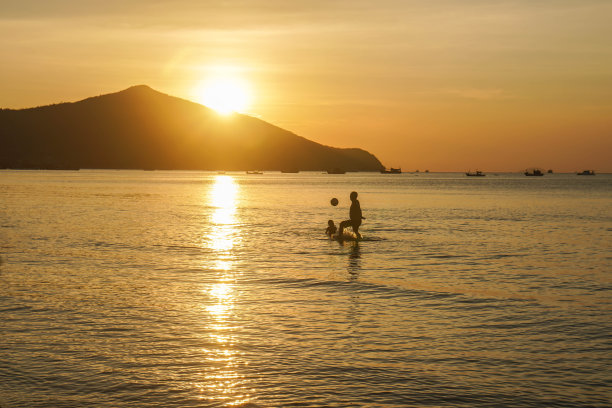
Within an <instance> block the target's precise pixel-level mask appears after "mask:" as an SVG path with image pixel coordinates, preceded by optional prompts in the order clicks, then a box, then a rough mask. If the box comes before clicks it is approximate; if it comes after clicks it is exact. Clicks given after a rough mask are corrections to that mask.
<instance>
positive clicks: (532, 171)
mask: <svg viewBox="0 0 612 408" xmlns="http://www.w3.org/2000/svg"><path fill="white" fill-rule="evenodd" d="M525 175H526V176H543V175H544V173H543V172H542V170H540V169H527V170H525Z"/></svg>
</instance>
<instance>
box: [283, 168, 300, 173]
mask: <svg viewBox="0 0 612 408" xmlns="http://www.w3.org/2000/svg"><path fill="white" fill-rule="evenodd" d="M299 172H300V171H299V170H298V169H284V170H281V173H299Z"/></svg>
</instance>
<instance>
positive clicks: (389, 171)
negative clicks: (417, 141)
mask: <svg viewBox="0 0 612 408" xmlns="http://www.w3.org/2000/svg"><path fill="white" fill-rule="evenodd" d="M380 172H381V173H382V174H402V168H401V167H400V168H397V169H396V168H393V167H391V168H390V169H389V170H387V169H382V170H381V171H380Z"/></svg>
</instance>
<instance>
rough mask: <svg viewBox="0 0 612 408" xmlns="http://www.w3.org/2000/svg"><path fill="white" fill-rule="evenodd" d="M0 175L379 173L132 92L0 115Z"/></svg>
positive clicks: (356, 160)
mask: <svg viewBox="0 0 612 408" xmlns="http://www.w3.org/2000/svg"><path fill="white" fill-rule="evenodd" d="M0 168H13V169H78V168H97V169H146V170H153V169H159V170H252V169H258V170H281V171H282V170H286V169H298V170H304V171H307V170H327V169H332V168H341V169H344V170H347V171H379V170H381V169H383V168H384V166H383V165H382V164H381V162H380V161H379V160H378V159H377V158H376V157H375V156H374V155H372V154H371V153H369V152H367V151H365V150H362V149H358V148H351V149H343V148H335V147H330V146H325V145H322V144H319V143H316V142H313V141H311V140H308V139H306V138H304V137H301V136H298V135H296V134H294V133H291V132H289V131H287V130H284V129H281V128H279V127H277V126H274V125H272V124H270V123H267V122H264V121H262V120H260V119H257V118H254V117H251V116H247V115H242V114H233V115H231V116H230V117H223V116H220V115H218V114H217V113H216V112H215V111H213V110H212V109H210V108H207V107H205V106H203V105H200V104H197V103H194V102H191V101H188V100H185V99H180V98H177V97H173V96H170V95H166V94H163V93H161V92H158V91H155V90H153V89H151V88H150V87H148V86H145V85H139V86H134V87H131V88H128V89H126V90H124V91H121V92H117V93H112V94H107V95H101V96H96V97H92V98H88V99H85V100H82V101H79V102H73V103H60V104H55V105H48V106H42V107H36V108H29V109H19V110H13V109H2V110H0Z"/></svg>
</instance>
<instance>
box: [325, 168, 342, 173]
mask: <svg viewBox="0 0 612 408" xmlns="http://www.w3.org/2000/svg"><path fill="white" fill-rule="evenodd" d="M344 173H346V170H342V169H340V168H338V167H336V168H333V169H330V170H327V174H344Z"/></svg>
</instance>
